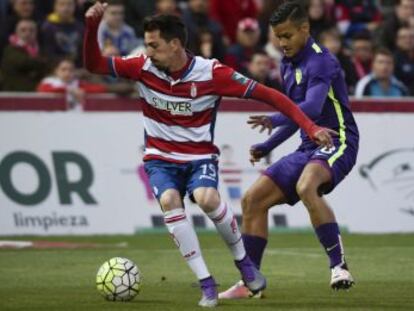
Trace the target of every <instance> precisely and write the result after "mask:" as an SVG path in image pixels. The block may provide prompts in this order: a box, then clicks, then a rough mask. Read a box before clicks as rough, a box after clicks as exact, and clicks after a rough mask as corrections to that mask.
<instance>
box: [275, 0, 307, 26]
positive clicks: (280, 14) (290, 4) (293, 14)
mask: <svg viewBox="0 0 414 311" xmlns="http://www.w3.org/2000/svg"><path fill="white" fill-rule="evenodd" d="M288 20H289V21H292V22H294V23H295V24H301V23H304V22H306V21H308V13H307V10H306V6H305V5H304V3H303V1H296V0H294V1H286V2H284V3H283V4H281V5H280V6H279V7H278V8H277V9H276V11H274V12H273V14H272V16H271V17H270V21H269V23H270V25H272V26H276V25H279V24H282V23H284V22H286V21H288Z"/></svg>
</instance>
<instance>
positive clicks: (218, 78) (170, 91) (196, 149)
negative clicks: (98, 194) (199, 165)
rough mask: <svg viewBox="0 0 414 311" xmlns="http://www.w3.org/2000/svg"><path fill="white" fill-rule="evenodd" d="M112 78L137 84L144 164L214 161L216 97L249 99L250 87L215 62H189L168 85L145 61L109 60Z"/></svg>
mask: <svg viewBox="0 0 414 311" xmlns="http://www.w3.org/2000/svg"><path fill="white" fill-rule="evenodd" d="M110 68H111V70H112V71H113V74H114V75H116V76H120V77H125V78H128V79H132V80H136V81H138V91H139V95H140V97H141V100H142V102H143V114H144V129H145V156H144V160H151V159H161V160H166V161H170V162H178V163H180V162H188V161H194V160H200V159H208V158H210V159H211V158H215V157H217V156H218V154H219V150H218V148H217V147H216V146H215V145H214V126H215V120H216V113H217V109H218V105H219V103H220V99H221V96H232V97H244V98H247V97H249V96H250V94H251V92H252V91H253V89H254V87H255V85H256V82H255V81H253V80H250V79H248V78H246V77H244V76H243V75H241V74H239V73H238V72H236V71H234V70H233V69H231V68H230V67H227V66H225V65H223V64H221V63H220V62H218V61H217V60H210V59H204V58H202V57H198V56H195V57H192V58H191V61H190V62H189V63H188V65H187V68H186V70H185V71H184V72H183V74H182V76H181V77H180V78H179V79H177V80H174V79H173V78H172V77H171V76H169V75H167V74H166V73H165V72H163V71H161V70H159V69H158V68H156V67H155V66H154V65H153V64H152V62H151V59H150V58H149V57H146V56H145V55H141V56H138V57H129V58H121V57H114V58H112V59H111V63H110Z"/></svg>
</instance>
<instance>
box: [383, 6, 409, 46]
mask: <svg viewBox="0 0 414 311" xmlns="http://www.w3.org/2000/svg"><path fill="white" fill-rule="evenodd" d="M395 2H397V3H396V4H395V6H394V12H393V13H392V14H391V15H390V16H388V18H386V19H385V21H384V23H383V25H382V26H381V29H380V30H379V33H380V34H379V36H378V37H379V38H380V45H383V46H386V47H387V48H388V49H390V50H393V49H394V48H395V37H396V35H397V31H398V29H399V28H400V27H402V26H403V25H404V24H408V23H409V22H410V19H411V18H412V17H413V16H414V0H397V1H395Z"/></svg>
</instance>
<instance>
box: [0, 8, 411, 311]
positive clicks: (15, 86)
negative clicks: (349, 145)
mask: <svg viewBox="0 0 414 311" xmlns="http://www.w3.org/2000/svg"><path fill="white" fill-rule="evenodd" d="M58 1H59V2H60V3H61V4H62V5H63V6H64V7H66V8H68V7H69V9H68V10H69V14H68V15H67V16H66V17H63V18H62V17H59V16H58V14H51V13H53V2H54V1H53V0H0V90H1V92H0V236H1V238H0V310H42V311H44V310H74V309H77V310H100V311H102V310H140V309H142V308H144V309H146V310H163V311H165V310H182V311H183V310H194V307H195V304H196V301H197V300H198V298H199V289H198V288H195V287H194V286H191V282H193V281H194V279H193V276H192V274H191V272H190V271H189V269H188V268H187V267H186V265H185V262H184V260H182V258H181V257H180V255H179V252H178V251H177V250H176V249H175V246H174V244H173V243H172V242H171V240H170V238H169V236H168V234H166V230H163V223H162V219H161V218H160V216H161V213H160V211H159V208H158V206H157V204H156V203H155V202H154V200H153V198H152V197H151V194H150V193H149V191H148V187H146V181H145V175H143V174H142V167H141V164H142V162H141V154H142V143H143V134H142V122H141V120H142V115H141V108H140V104H139V103H138V102H137V100H136V94H135V88H134V85H133V84H132V85H131V84H129V83H128V82H126V81H114V80H111V79H109V80H108V79H102V78H100V77H96V76H92V75H90V74H89V73H87V72H85V71H84V70H83V69H82V66H81V59H80V58H79V56H80V53H79V52H80V50H81V39H82V34H81V29H82V27H83V26H82V24H83V19H82V14H83V12H84V10H85V9H86V7H87V6H88V5H90V2H89V1H85V0H58ZM121 2H123V3H124V4H125V19H126V23H127V24H129V25H130V26H131V27H132V29H133V32H134V33H135V34H136V35H135V36H133V38H132V40H131V42H133V43H134V47H136V46H138V47H139V48H138V49H137V51H133V52H131V53H139V52H142V48H141V47H140V43H142V29H141V25H142V20H143V18H144V16H146V15H149V14H153V13H156V12H161V11H163V12H174V13H175V14H181V15H182V16H183V17H184V18H185V20H186V23H189V24H188V25H189V26H190V30H191V31H192V37H191V38H192V39H191V40H190V45H189V49H191V50H192V51H194V52H195V53H197V54H200V53H201V54H203V55H204V56H207V57H216V58H218V59H220V60H222V61H223V62H226V63H228V64H231V65H232V66H235V67H236V68H237V69H238V70H240V71H241V72H243V73H244V74H245V75H249V76H252V77H254V78H255V79H257V80H259V81H261V82H263V83H266V84H267V85H269V86H272V87H275V88H278V86H279V78H278V64H279V62H280V56H281V54H280V52H279V51H278V50H277V46H275V44H276V42H275V41H274V40H269V39H268V29H267V21H268V19H269V17H270V14H271V12H272V11H273V9H274V8H276V7H277V5H279V4H280V2H282V1H278V0H221V1H220V0H209V1H208V0H188V1H174V0H165V1H162V0H161V1H155V0H124V1H121ZM74 4H76V10H74V13H73V14H72V13H71V12H72V11H71V10H72V9H71V6H72V5H74ZM206 4H209V8H207V9H206V6H205V5H206ZM311 4H312V9H310V10H311V11H312V14H311V15H312V16H313V17H312V20H311V24H312V30H313V31H314V34H315V35H316V36H317V37H318V40H320V39H324V40H327V41H325V43H327V45H329V43H330V45H329V46H330V47H331V48H332V49H333V50H334V51H335V53H336V55H337V57H338V59H339V60H340V61H341V64H342V65H343V68H344V71H345V73H346V76H347V83H348V88H349V92H350V95H351V96H352V102H351V107H352V110H353V111H354V112H355V115H356V119H357V122H358V123H359V127H360V130H361V152H360V156H359V159H358V162H357V164H356V166H355V168H354V169H353V171H352V173H351V174H350V176H349V177H348V178H347V179H346V180H345V181H344V183H343V184H341V185H340V186H339V187H338V189H336V190H335V192H334V193H333V194H332V195H330V196H329V197H328V199H329V201H330V202H331V203H332V206H333V208H334V209H335V212H336V214H337V216H338V219H339V222H340V224H341V225H342V233H343V234H342V239H343V241H344V244H345V247H346V253H347V261H348V264H349V265H350V267H351V269H352V273H353V275H354V277H355V279H356V283H357V286H356V287H355V288H353V289H352V290H351V291H350V292H331V291H330V289H329V286H328V280H329V270H328V269H327V262H326V258H325V255H324V254H323V250H322V249H321V247H320V245H319V244H318V241H317V239H316V238H315V236H314V233H313V231H312V228H311V227H310V226H309V221H308V216H307V214H306V211H305V209H304V208H303V207H302V206H301V205H300V204H298V205H297V206H295V207H281V208H277V209H274V210H273V211H272V214H271V215H270V222H269V224H270V226H271V229H272V230H271V235H270V237H269V244H268V248H267V250H266V253H265V256H264V262H263V272H264V274H265V275H266V276H267V277H268V281H269V282H268V289H267V291H266V293H265V294H266V299H262V300H260V301H257V300H247V301H246V300H243V301H225V302H221V304H222V306H220V307H221V308H223V307H224V308H228V309H231V310H252V311H255V310H261V311H263V310H353V311H354V310H366V311H371V310H392V311H394V310H412V309H413V306H414V297H413V295H412V293H413V291H414V281H413V276H414V275H413V271H414V261H413V260H412V258H413V256H414V247H413V243H412V241H413V231H414V195H413V192H414V182H413V181H414V173H413V172H414V153H413V152H414V146H413V141H412V138H411V136H412V133H413V132H414V123H413V118H414V114H413V113H414V99H413V97H410V96H406V95H410V94H411V95H413V85H414V36H413V29H414V1H412V0H401V1H393V0H381V1H380V0H378V1H374V0H373V1H370V0H336V1H335V0H321V1H311ZM191 10H193V11H194V10H196V12H191ZM64 11H65V10H64ZM118 16H119V15H118ZM246 17H247V18H250V19H248V20H246V19H245V18H246ZM22 18H24V19H27V18H29V19H34V21H35V23H33V22H29V23H24V26H25V27H22V28H30V27H31V26H34V28H37V35H36V36H32V37H31V39H30V40H29V41H30V42H25V41H19V40H16V39H18V37H16V36H13V34H14V33H15V27H16V25H17V24H18V21H19V20H20V19H22ZM255 19H256V20H257V24H256V21H255ZM213 21H214V22H213ZM121 25H124V24H123V23H121ZM32 28H33V27H32ZM123 29H124V28H123ZM259 29H260V30H259ZM21 30H22V29H21ZM32 30H33V29H32ZM124 30H125V32H122V33H123V34H124V37H123V38H127V39H128V38H130V36H129V34H131V31H130V30H128V29H124ZM324 30H328V32H325V34H323V31H324ZM22 31H23V30H22ZM26 31H27V29H26ZM238 31H240V32H242V33H241V36H242V37H243V33H244V37H243V38H244V39H243V38H242V39H241V40H242V41H243V42H242V43H243V44H238V45H237V44H235V43H236V42H237V41H236V37H237V35H236V34H237V32H238ZM23 32H24V31H23ZM259 32H260V33H259ZM318 33H319V34H320V35H322V36H318ZM56 36H58V37H59V36H60V38H61V39H62V38H63V40H61V41H59V42H60V43H62V45H59V44H58V43H57V42H56V40H53V38H56ZM29 38H30V36H29ZM33 38H35V39H36V40H34V39H33ZM126 42H129V41H128V40H127V41H126ZM103 43H104V44H103V45H102V48H103V49H104V50H105V51H104V52H105V53H107V55H116V54H122V53H126V52H125V51H120V50H121V48H123V47H125V46H124V45H122V44H120V45H119V46H118V47H117V46H116V43H114V42H111V41H110V40H103ZM339 43H340V44H339ZM246 44H247V46H246ZM127 46H128V44H127ZM380 46H385V47H387V48H388V49H389V50H390V51H391V53H392V54H393V58H394V61H395V68H394V70H393V71H392V70H391V71H389V72H391V73H393V75H394V76H395V77H396V78H397V79H398V80H400V82H401V83H393V84H392V85H393V87H394V88H393V91H395V92H396V93H397V95H398V94H399V95H398V96H394V97H387V96H384V95H385V94H383V95H378V94H371V95H375V96H368V97H367V96H366V97H362V98H360V96H359V95H358V94H357V95H356V96H355V88H356V85H357V83H358V81H359V80H361V79H362V78H364V77H365V76H367V75H369V73H370V71H371V64H372V58H373V53H374V50H375V49H376V48H377V47H380ZM121 52H122V53H121ZM16 56H19V57H16ZM66 56H69V59H72V60H73V63H71V62H72V61H71V60H68V59H67V58H65V59H66V60H67V61H66V65H68V64H69V67H68V66H66V69H67V70H68V71H69V72H70V77H71V80H70V81H69V82H70V83H68V84H70V87H68V86H67V85H66V84H67V83H62V81H60V80H59V79H57V78H59V77H57V76H56V74H55V72H54V68H56V66H57V65H58V64H59V63H61V62H60V60H61V59H62V57H66ZM71 64H74V66H73V68H72V67H71V66H70V65H71ZM68 68H69V69H68ZM44 78H46V79H49V80H43V79H44ZM50 78H51V79H52V80H50ZM388 78H389V79H391V75H390V74H389V76H388ZM51 81H52V82H53V83H58V84H59V85H58V87H54V85H53V83H52V85H51V84H50V82H51ZM74 81H75V82H74ZM80 81H82V83H80ZM389 81H391V80H389ZM73 82H74V83H73ZM374 82H375V81H374ZM393 82H395V80H394V79H393ZM71 83H72V84H71ZM402 83H403V84H404V85H402ZM74 86H76V87H74ZM37 90H39V91H42V92H37ZM102 91H105V94H95V93H96V92H98V93H99V92H102ZM398 92H400V93H398ZM91 93H94V94H91ZM366 95H367V94H366ZM394 95H395V94H394ZM253 113H271V111H268V107H266V106H265V105H263V104H258V103H252V102H249V101H243V100H234V99H224V101H223V103H222V105H221V107H220V113H219V115H218V121H217V135H216V139H217V145H218V146H220V147H221V149H222V157H221V167H220V170H221V180H220V185H221V186H220V190H221V193H222V195H223V196H224V197H225V198H226V200H228V201H229V202H230V203H231V204H232V206H233V208H234V209H235V210H236V213H237V214H238V215H239V219H240V207H239V198H240V195H241V194H242V193H243V192H244V191H245V190H246V189H247V187H248V186H249V184H251V182H252V181H253V180H254V179H255V178H256V176H257V175H258V174H259V173H260V170H261V169H263V168H264V167H265V166H266V164H268V163H269V162H270V161H274V160H276V159H277V158H278V157H280V156H282V155H284V154H285V153H287V152H289V151H290V150H292V148H294V147H295V145H296V144H297V139H298V138H296V139H291V140H289V141H288V142H286V143H285V144H283V145H282V146H280V147H279V148H277V149H276V150H274V151H273V153H272V155H271V157H269V158H268V159H266V161H264V162H263V163H261V164H260V165H257V166H256V167H252V166H250V164H249V163H248V158H247V156H248V148H249V146H250V145H251V144H252V143H255V142H258V141H260V140H261V139H265V137H266V136H265V135H264V134H263V135H260V134H258V133H256V132H254V131H252V130H250V129H249V128H248V127H247V125H246V124H245V122H246V121H247V118H248V116H249V115H251V114H253ZM186 205H187V212H188V213H189V214H190V215H191V219H192V220H193V222H194V224H195V225H196V227H197V228H198V232H199V237H200V243H201V246H202V250H203V254H204V257H205V259H206V261H207V263H208V265H209V268H210V269H211V271H212V272H213V274H214V275H215V276H216V278H217V280H218V281H219V283H220V285H221V287H220V290H221V289H225V288H227V287H229V286H230V285H232V284H234V282H235V280H237V279H238V277H239V276H238V275H237V272H236V269H235V268H234V267H233V265H232V263H231V258H230V255H229V254H228V252H226V251H224V245H223V243H222V241H220V239H219V237H218V236H217V234H215V233H214V231H213V230H209V229H210V228H212V225H211V223H210V222H209V220H208V219H207V218H206V217H204V216H203V215H202V214H201V213H200V211H199V210H198V209H197V208H196V207H195V206H191V205H190V203H189V202H186ZM133 233H135V234H133ZM360 233H363V234H360ZM96 234H99V236H98V235H96ZM101 234H103V235H101ZM114 256H124V257H127V258H130V259H132V260H134V261H136V262H137V264H138V266H139V267H140V269H141V271H142V272H143V278H144V284H143V289H142V292H141V293H140V294H139V296H138V297H137V299H135V300H134V301H132V302H130V303H125V304H114V303H108V302H106V301H104V300H103V299H102V298H101V297H100V296H99V295H98V294H97V292H96V289H95V284H94V280H95V275H96V271H97V269H98V267H99V265H100V264H101V263H103V262H104V261H106V260H107V259H109V258H111V257H114Z"/></svg>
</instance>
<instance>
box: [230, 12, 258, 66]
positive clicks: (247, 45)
mask: <svg viewBox="0 0 414 311" xmlns="http://www.w3.org/2000/svg"><path fill="white" fill-rule="evenodd" d="M259 39H260V28H259V23H258V22H257V20H256V19H253V18H245V19H242V20H241V21H240V22H239V24H238V26H237V43H236V44H233V45H232V46H230V47H229V49H228V51H227V55H226V57H225V59H224V63H225V64H226V65H228V66H230V67H232V68H234V69H235V70H236V71H239V72H241V73H246V72H247V67H248V64H249V62H250V59H251V57H252V56H253V54H254V52H255V51H256V49H257V43H258V42H259Z"/></svg>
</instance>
